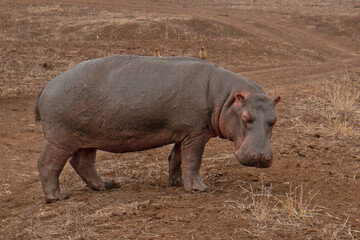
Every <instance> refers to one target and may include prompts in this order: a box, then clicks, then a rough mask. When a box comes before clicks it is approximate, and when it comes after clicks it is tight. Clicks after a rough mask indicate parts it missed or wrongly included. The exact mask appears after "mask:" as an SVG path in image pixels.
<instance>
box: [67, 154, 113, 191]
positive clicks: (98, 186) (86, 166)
mask: <svg viewBox="0 0 360 240" xmlns="http://www.w3.org/2000/svg"><path fill="white" fill-rule="evenodd" d="M95 158H96V149H95V148H81V149H80V150H78V151H77V152H76V153H74V154H73V155H72V156H71V158H70V164H71V166H72V167H73V168H74V169H75V171H76V172H77V174H79V176H80V177H81V178H82V179H83V180H84V182H85V183H86V184H87V185H88V186H89V187H91V188H92V189H94V190H97V191H100V190H104V189H111V188H117V187H119V185H117V184H116V183H115V182H114V181H108V180H103V179H102V178H101V177H100V175H99V173H98V171H97V170H96V168H95Z"/></svg>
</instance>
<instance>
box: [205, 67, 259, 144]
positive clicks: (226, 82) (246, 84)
mask: <svg viewBox="0 0 360 240" xmlns="http://www.w3.org/2000/svg"><path fill="white" fill-rule="evenodd" d="M208 91H209V93H208V101H209V104H210V106H211V130H212V131H213V133H214V134H215V135H216V136H218V137H220V138H226V139H229V136H227V134H226V133H223V132H221V130H220V116H221V113H222V112H223V111H224V110H226V109H227V108H228V107H230V105H231V104H232V103H233V102H234V101H235V95H236V93H237V92H240V91H246V92H250V93H264V91H263V90H262V89H261V87H260V86H259V85H257V84H256V83H254V82H252V81H250V80H248V79H246V78H244V77H241V76H240V75H238V74H236V73H234V72H231V71H229V70H226V69H223V68H221V67H215V68H214V69H213V71H212V72H211V75H210V78H209V90H208Z"/></svg>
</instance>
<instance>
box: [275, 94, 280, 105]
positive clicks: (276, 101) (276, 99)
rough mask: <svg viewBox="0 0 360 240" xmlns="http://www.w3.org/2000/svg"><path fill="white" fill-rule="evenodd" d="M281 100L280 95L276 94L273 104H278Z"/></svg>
mask: <svg viewBox="0 0 360 240" xmlns="http://www.w3.org/2000/svg"><path fill="white" fill-rule="evenodd" d="M280 100H281V97H280V96H278V97H277V98H275V99H274V102H275V105H276V104H278V103H279V102H280Z"/></svg>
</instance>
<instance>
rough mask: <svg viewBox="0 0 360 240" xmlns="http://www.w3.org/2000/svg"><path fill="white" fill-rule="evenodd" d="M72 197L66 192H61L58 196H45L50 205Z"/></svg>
mask: <svg viewBox="0 0 360 240" xmlns="http://www.w3.org/2000/svg"><path fill="white" fill-rule="evenodd" d="M69 198H70V195H69V194H68V193H65V192H60V193H58V194H55V195H53V194H52V195H49V196H45V201H46V203H48V204H50V203H55V202H57V201H63V200H66V199H69Z"/></svg>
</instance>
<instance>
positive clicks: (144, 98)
mask: <svg viewBox="0 0 360 240" xmlns="http://www.w3.org/2000/svg"><path fill="white" fill-rule="evenodd" d="M279 101H280V97H277V98H276V99H275V100H272V99H270V98H269V97H268V96H267V95H266V94H265V93H264V91H263V90H262V89H261V87H260V86H258V85H257V84H255V83H254V82H252V81H250V80H248V79H246V78H244V77H241V76H239V75H238V74H235V73H233V72H231V71H228V70H226V69H224V68H221V67H219V66H217V65H216V64H213V63H210V62H207V61H204V60H201V59H196V58H187V57H164V58H154V57H144V56H132V55H121V56H111V57H105V58H99V59H94V60H89V61H85V62H82V63H80V64H78V65H76V66H74V67H72V68H71V69H69V70H67V71H65V72H64V73H62V74H61V75H59V76H57V77H56V78H54V79H53V80H51V81H50V82H49V83H47V84H46V86H45V87H44V88H43V90H42V91H41V93H40V94H39V96H38V99H37V102H36V107H35V117H36V120H37V121H41V122H42V126H43V132H44V135H45V138H46V145H45V147H44V149H43V151H42V153H41V155H40V157H39V159H38V169H39V173H40V179H41V183H42V187H43V190H44V194H45V199H46V201H47V202H48V203H51V202H55V201H58V200H63V199H66V198H68V197H69V195H68V194H66V193H62V192H60V187H59V175H60V173H61V171H62V169H63V167H64V165H65V163H66V161H67V160H68V159H69V158H70V164H71V166H72V167H73V168H74V169H75V171H76V172H77V173H78V174H79V175H80V177H81V178H82V179H83V180H84V181H85V182H86V184H87V185H88V186H90V187H91V188H93V189H95V190H101V189H109V188H114V187H118V185H117V184H116V183H115V182H113V181H108V180H103V179H102V178H101V177H100V175H99V174H98V172H97V170H96V169H95V158H96V151H97V149H100V150H103V151H108V152H116V153H124V152H133V151H141V150H147V149H151V148H156V147H160V146H164V145H167V144H171V143H174V147H173V149H172V151H171V153H170V156H169V182H170V185H176V186H182V185H183V186H184V188H185V190H186V191H193V190H197V191H204V190H206V189H207V186H206V185H205V184H204V182H203V181H202V180H201V177H200V175H199V169H200V164H201V158H202V154H203V151H204V147H205V144H206V143H207V142H208V141H209V140H210V138H213V137H220V138H225V139H228V140H230V141H233V142H234V143H235V150H236V151H235V155H236V158H237V159H238V161H239V162H240V163H241V164H243V165H246V166H252V167H269V166H270V165H271V162H272V151H271V146H270V138H271V132H272V127H273V126H274V124H275V122H276V113H275V110H274V107H275V105H276V104H277V103H278V102H279Z"/></svg>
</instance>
